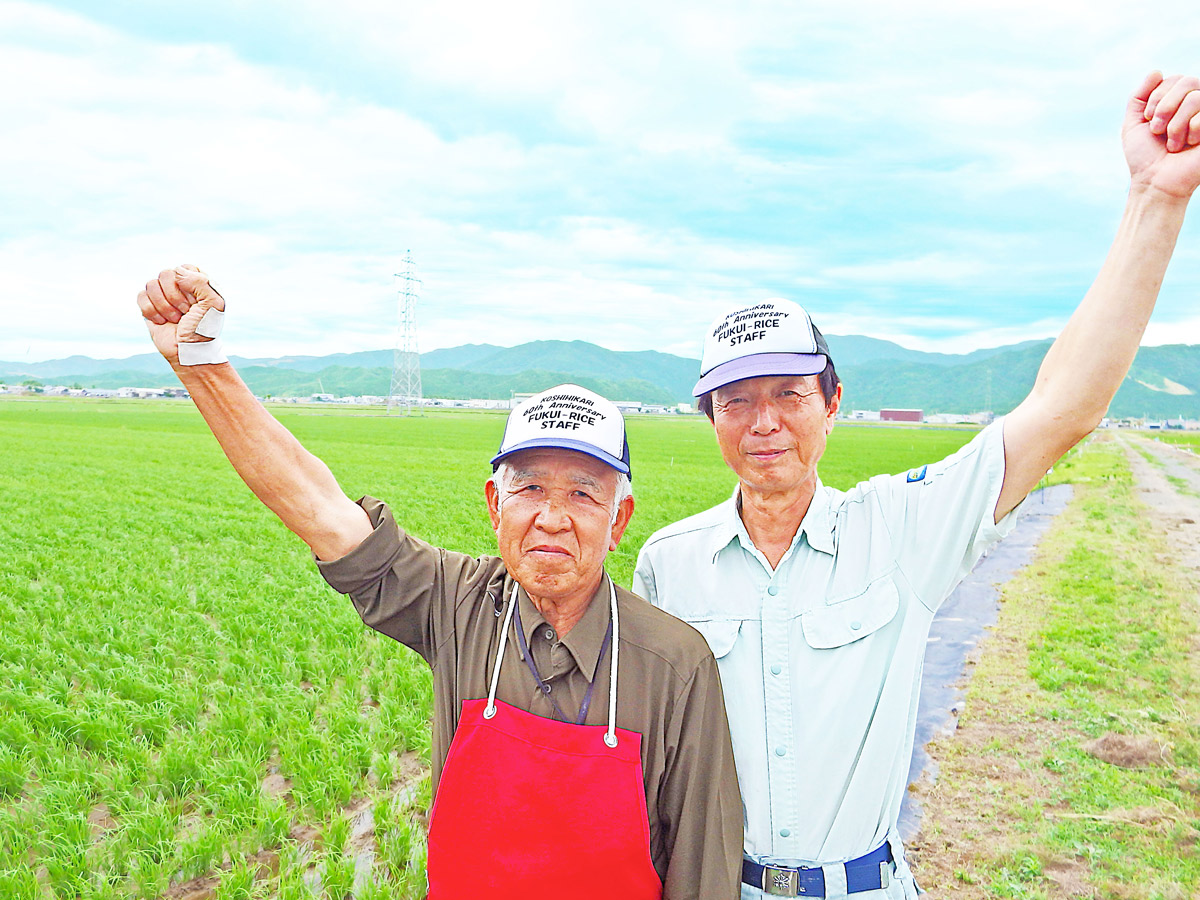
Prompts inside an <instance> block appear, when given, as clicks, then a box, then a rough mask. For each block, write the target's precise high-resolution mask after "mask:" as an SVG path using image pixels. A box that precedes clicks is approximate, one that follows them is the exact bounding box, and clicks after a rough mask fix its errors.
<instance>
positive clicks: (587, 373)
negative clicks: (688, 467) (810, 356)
mask: <svg viewBox="0 0 1200 900" xmlns="http://www.w3.org/2000/svg"><path fill="white" fill-rule="evenodd" d="M826 338H827V340H828V341H829V349H830V352H831V353H832V355H833V358H834V360H835V361H836V363H837V367H838V374H839V375H840V376H841V378H842V381H843V383H844V385H845V388H844V391H845V394H844V399H843V404H842V408H843V409H844V410H846V411H850V410H853V409H861V410H877V409H881V408H901V409H922V410H924V411H925V412H926V413H938V412H947V413H969V412H977V411H980V410H992V411H994V412H996V413H997V414H1001V413H1005V412H1008V411H1009V410H1011V409H1012V408H1013V407H1014V406H1016V404H1017V403H1019V402H1020V401H1021V399H1022V398H1023V397H1024V396H1025V395H1026V394H1027V393H1028V392H1029V389H1030V388H1031V387H1032V386H1033V382H1034V378H1035V377H1036V375H1037V370H1038V366H1039V365H1040V364H1041V361H1042V357H1043V356H1044V355H1045V353H1046V350H1047V349H1048V348H1049V346H1050V341H1048V340H1045V341H1026V342H1024V343H1019V344H1010V345H1007V346H1003V347H994V348H989V349H985V350H976V351H974V352H972V353H966V354H946V353H926V352H923V351H919V350H910V349H908V348H906V347H902V346H901V345H899V344H895V343H892V342H891V341H883V340H879V339H877V338H869V337H863V336H861V335H843V336H839V335H827V336H826ZM231 359H232V361H233V362H234V364H235V365H237V367H238V371H239V372H240V373H241V375H242V377H243V378H244V379H245V381H246V383H247V384H248V385H249V386H250V388H251V390H253V391H254V392H255V393H256V394H258V395H259V396H267V395H270V396H273V397H305V396H309V395H311V394H314V393H322V394H333V395H335V396H351V395H362V394H367V395H377V396H386V395H387V393H388V390H389V386H390V384H391V372H392V361H393V351H391V350H367V351H361V352H357V353H335V354H332V355H329V356H285V357H278V358H273V359H254V358H244V357H232V358H231ZM699 368H700V363H699V361H698V360H695V359H687V358H685V357H681V356H673V355H671V354H668V353H659V352H657V351H654V350H643V351H616V350H607V349H605V348H603V347H599V346H596V345H595V344H590V343H587V342H585V341H531V342H529V343H526V344H520V345H518V346H516V347H497V346H494V345H491V344H465V345H463V346H460V347H452V348H449V349H444V350H433V351H431V352H428V353H423V354H421V381H422V387H423V392H424V394H425V396H426V397H441V398H446V399H470V398H480V399H507V398H508V397H510V396H511V395H512V393H513V392H531V391H538V390H542V389H544V388H547V387H550V386H552V385H554V384H558V383H560V382H564V381H573V382H575V383H577V384H581V385H583V386H584V387H588V388H591V389H592V390H595V391H597V392H599V393H601V394H603V395H605V396H607V397H611V398H613V399H618V400H637V401H641V402H643V403H652V404H662V405H674V404H676V403H688V402H692V396H691V389H692V385H693V384H694V383H695V380H696V377H697V374H698V372H699ZM26 381H37V382H40V383H42V384H45V385H50V384H61V385H67V386H79V387H95V388H117V387H125V386H137V387H173V386H177V385H178V382H177V381H176V380H175V376H174V374H173V373H172V372H171V369H170V367H169V366H168V365H167V364H166V362H164V361H163V359H162V357H160V356H159V355H158V354H157V353H143V354H139V355H137V356H131V357H128V358H126V359H92V358H90V357H86V356H71V357H67V358H66V359H58V360H49V361H46V362H36V363H18V362H4V361H0V382H3V383H8V384H10V385H12V384H22V383H23V382H26ZM1109 414H1110V415H1112V416H1116V417H1143V416H1145V417H1150V418H1181V417H1182V418H1191V419H1197V418H1200V346H1195V345H1184V344H1174V345H1168V346H1162V347H1143V348H1141V350H1140V351H1139V352H1138V355H1137V359H1136V360H1135V361H1134V364H1133V367H1132V369H1131V370H1130V373H1129V375H1128V376H1127V377H1126V379H1125V382H1124V383H1123V384H1122V386H1121V389H1120V390H1119V391H1118V393H1117V396H1116V399H1114V401H1113V403H1112V405H1111V406H1110V408H1109Z"/></svg>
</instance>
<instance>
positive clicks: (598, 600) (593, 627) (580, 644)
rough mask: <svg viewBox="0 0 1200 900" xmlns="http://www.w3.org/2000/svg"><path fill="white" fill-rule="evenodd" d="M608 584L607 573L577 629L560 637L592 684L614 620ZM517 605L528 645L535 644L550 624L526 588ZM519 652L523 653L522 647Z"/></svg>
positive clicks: (614, 636) (520, 591) (519, 596)
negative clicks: (602, 648)
mask: <svg viewBox="0 0 1200 900" xmlns="http://www.w3.org/2000/svg"><path fill="white" fill-rule="evenodd" d="M608 584H609V575H608V573H607V572H605V573H604V577H603V578H601V579H600V585H599V587H597V588H596V592H595V593H594V594H592V599H591V601H590V602H589V603H588V606H587V609H585V610H584V611H583V615H582V616H580V618H579V621H578V622H576V623H575V627H574V628H572V629H571V630H570V631H568V632H567V634H566V637H560V638H559V640H560V641H562V645H563V646H564V647H566V648H567V650H569V651H570V653H571V656H572V657H574V659H575V665H576V666H578V667H579V671H580V672H582V673H583V675H584V677H585V678H587V680H588V681H594V680H595V678H596V667H597V666H598V665H599V664H600V647H601V645H602V644H603V643H604V634H605V632H607V631H608V622H609V620H610V619H611V618H612V610H611V609H610V608H609V602H608ZM517 603H519V604H520V609H521V624H522V625H523V626H524V628H523V630H524V632H525V642H526V643H527V644H532V643H533V636H534V634H535V633H536V632H537V630H538V629H539V628H543V627H546V626H547V625H549V623H548V622H547V621H546V619H545V617H544V616H543V615H542V614H541V613H540V612H538V608H537V607H536V606H534V605H533V601H532V600H530V599H529V595H528V594H527V593H525V588H523V587H522V588H518V589H517ZM613 639H614V640H616V635H613ZM517 652H518V653H520V652H521V651H520V648H519V647H518V648H517ZM610 652H611V651H610Z"/></svg>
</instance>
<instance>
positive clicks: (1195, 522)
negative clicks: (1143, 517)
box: [1118, 435, 1200, 574]
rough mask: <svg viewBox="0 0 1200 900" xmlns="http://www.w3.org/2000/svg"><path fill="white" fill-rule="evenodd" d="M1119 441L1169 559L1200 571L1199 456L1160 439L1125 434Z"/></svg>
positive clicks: (1139, 493)
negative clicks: (1162, 536) (1167, 545)
mask: <svg viewBox="0 0 1200 900" xmlns="http://www.w3.org/2000/svg"><path fill="white" fill-rule="evenodd" d="M1118 441H1119V442H1120V443H1121V445H1122V446H1123V447H1124V448H1125V454H1126V456H1127V457H1128V458H1129V464H1130V466H1131V467H1132V469H1133V477H1134V479H1135V480H1136V481H1137V485H1138V496H1139V498H1140V499H1141V500H1142V502H1143V503H1145V504H1146V505H1147V506H1149V507H1150V509H1151V514H1152V515H1153V516H1154V517H1155V518H1156V519H1157V520H1158V523H1159V525H1160V527H1161V528H1162V529H1163V531H1164V532H1165V533H1166V535H1167V538H1168V541H1169V543H1170V545H1171V549H1172V551H1173V554H1172V560H1171V561H1172V562H1173V563H1174V564H1175V565H1177V566H1182V567H1185V568H1187V569H1189V570H1191V571H1192V572H1195V573H1197V574H1200V457H1197V456H1196V455H1195V454H1194V453H1191V452H1190V451H1188V450H1186V449H1185V448H1183V447H1177V446H1175V445H1174V444H1164V443H1163V442H1162V441H1154V440H1148V439H1146V438H1141V437H1133V436H1127V435H1122V436H1120V437H1118ZM1146 454H1149V456H1150V457H1151V458H1152V460H1153V461H1151V460H1148V459H1147V458H1146Z"/></svg>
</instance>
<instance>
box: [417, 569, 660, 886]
mask: <svg viewBox="0 0 1200 900" xmlns="http://www.w3.org/2000/svg"><path fill="white" fill-rule="evenodd" d="M609 599H610V603H611V605H612V616H613V625H614V637H613V641H612V652H613V661H612V678H611V683H610V686H609V692H610V693H609V722H608V727H607V729H606V728H605V727H604V726H601V725H573V724H570V723H566V722H556V721H554V720H552V719H546V718H543V717H542V716H537V715H534V714H533V713H528V712H525V711H524V710H520V709H517V708H515V707H513V706H509V705H508V704H507V703H504V702H502V701H497V700H496V699H495V694H496V683H497V681H498V679H499V677H500V661H501V659H502V658H503V656H504V644H505V641H506V639H507V634H508V626H509V622H510V621H511V618H512V612H513V608H514V607H515V606H516V603H517V591H516V588H515V587H514V589H513V592H512V596H511V597H510V599H509V609H508V613H507V615H506V616H505V619H504V625H503V627H502V629H501V632H500V648H499V652H498V653H497V655H496V667H495V669H494V671H493V673H492V683H491V689H490V691H489V692H488V699H487V700H486V701H484V700H464V701H463V705H462V715H461V716H460V718H459V723H458V728H457V729H456V730H455V732H454V740H453V741H452V742H451V744H450V751H449V753H448V754H447V756H446V764H445V766H444V767H443V770H442V778H441V782H440V783H439V784H438V790H437V797H436V798H435V799H434V803H433V810H432V812H431V814H430V827H429V859H428V871H429V900H459V898H461V900H468V898H469V900H476V898H480V897H487V898H489V900H561V898H563V897H570V898H572V900H612V898H620V900H660V898H661V897H662V882H661V880H660V879H659V877H658V873H657V872H656V871H655V870H654V866H653V864H652V862H651V860H650V825H649V822H648V821H647V818H646V795H645V786H644V784H643V781H642V761H641V743H642V738H641V735H639V734H637V733H636V732H633V731H626V730H625V729H621V728H616V727H615V726H614V724H613V723H614V720H615V714H616V690H617V644H618V634H617V633H616V632H617V631H618V629H616V624H617V623H616V619H617V606H616V591H615V590H614V589H613V586H612V583H611V580H610V582H609Z"/></svg>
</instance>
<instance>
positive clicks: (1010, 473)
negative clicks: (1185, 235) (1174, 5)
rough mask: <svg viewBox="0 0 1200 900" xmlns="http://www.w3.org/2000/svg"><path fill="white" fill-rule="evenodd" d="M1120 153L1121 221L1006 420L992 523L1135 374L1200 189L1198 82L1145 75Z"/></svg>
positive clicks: (1097, 418) (1127, 120)
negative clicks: (1125, 181) (1125, 186)
mask: <svg viewBox="0 0 1200 900" xmlns="http://www.w3.org/2000/svg"><path fill="white" fill-rule="evenodd" d="M1122 144H1123V146H1124V150H1125V159H1126V161H1127V162H1128V163H1129V172H1130V176H1131V179H1132V182H1131V185H1130V189H1129V199H1128V201H1127V203H1126V206H1125V213H1124V216H1123V217H1122V219H1121V224H1120V226H1119V227H1118V229H1117V236H1116V239H1115V240H1114V241H1113V245H1112V249H1111V250H1109V253H1108V257H1107V259H1105V261H1104V265H1103V266H1102V267H1101V269H1100V274H1099V275H1098V276H1097V277H1096V280H1095V282H1094V283H1093V284H1092V286H1091V288H1090V289H1089V290H1088V292H1087V294H1086V295H1085V296H1084V298H1083V301H1082V302H1081V303H1080V304H1079V307H1078V308H1077V309H1076V310H1075V312H1074V313H1073V314H1072V316H1071V318H1070V320H1069V321H1068V322H1067V325H1066V327H1065V328H1064V329H1063V331H1062V334H1060V335H1059V336H1058V339H1057V340H1056V341H1055V342H1054V344H1053V346H1051V348H1050V351H1049V352H1048V353H1047V354H1046V358H1045V360H1043V362H1042V367H1041V369H1040V370H1039V371H1038V376H1037V382H1036V383H1035V384H1034V387H1033V390H1032V391H1031V392H1030V394H1029V396H1028V397H1026V398H1025V400H1023V401H1022V402H1021V405H1020V406H1018V407H1017V408H1016V409H1015V410H1013V411H1012V412H1011V413H1010V414H1009V415H1008V416H1007V417H1006V418H1005V421H1004V464H1005V473H1004V486H1003V487H1002V488H1001V491H1000V497H999V499H998V501H997V503H996V512H995V516H996V521H999V520H1000V519H1001V518H1003V517H1004V516H1005V515H1007V514H1008V513H1009V512H1010V511H1011V510H1012V509H1013V508H1014V507H1015V506H1016V505H1017V504H1018V503H1020V502H1021V500H1022V498H1024V496H1025V495H1026V494H1028V493H1029V491H1031V490H1032V489H1033V488H1034V487H1035V486H1036V485H1037V483H1038V481H1039V480H1040V479H1041V477H1042V476H1043V475H1045V474H1046V472H1047V471H1048V470H1049V468H1050V467H1051V466H1052V465H1054V463H1055V462H1056V461H1057V460H1058V459H1059V458H1060V457H1061V456H1062V455H1063V454H1064V453H1066V452H1067V451H1068V450H1070V449H1071V447H1073V446H1074V445H1075V444H1076V443H1078V442H1079V441H1080V440H1082V439H1083V438H1084V437H1086V436H1087V435H1088V434H1089V433H1091V431H1092V429H1094V428H1095V427H1096V426H1097V425H1098V424H1100V420H1101V419H1102V418H1103V417H1104V414H1105V412H1107V410H1108V405H1109V403H1110V402H1111V401H1112V398H1113V396H1114V395H1115V394H1116V392H1117V388H1118V387H1120V385H1121V381H1122V380H1123V379H1124V378H1125V375H1126V374H1127V373H1128V372H1129V367H1130V366H1131V365H1132V364H1133V359H1134V356H1135V355H1136V354H1137V350H1138V345H1139V344H1140V343H1141V339H1142V334H1143V332H1144V331H1145V329H1146V323H1147V321H1148V320H1149V318H1150V313H1151V312H1152V311H1153V309H1154V303H1155V300H1156V299H1157V298H1158V290H1159V287H1160V286H1161V285H1162V279H1163V275H1164V274H1165V272H1166V269H1167V263H1168V262H1169V261H1170V259H1171V254H1172V252H1173V251H1174V249H1175V240H1176V238H1177V237H1178V236H1179V229H1180V227H1181V226H1182V225H1183V216H1184V212H1185V210H1186V209H1187V203H1188V199H1189V198H1190V197H1191V195H1192V193H1193V192H1194V191H1195V189H1196V186H1197V184H1200V146H1198V145H1200V79H1196V78H1182V77H1180V76H1177V75H1176V76H1171V77H1170V78H1167V79H1164V78H1163V77H1162V76H1161V75H1160V74H1159V73H1158V72H1153V73H1151V74H1150V75H1148V76H1147V77H1146V79H1145V81H1143V82H1142V85H1141V87H1140V88H1138V90H1137V91H1136V92H1135V93H1134V95H1133V97H1132V98H1130V101H1129V106H1128V108H1127V109H1126V112H1125V124H1124V127H1123V129H1122Z"/></svg>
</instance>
